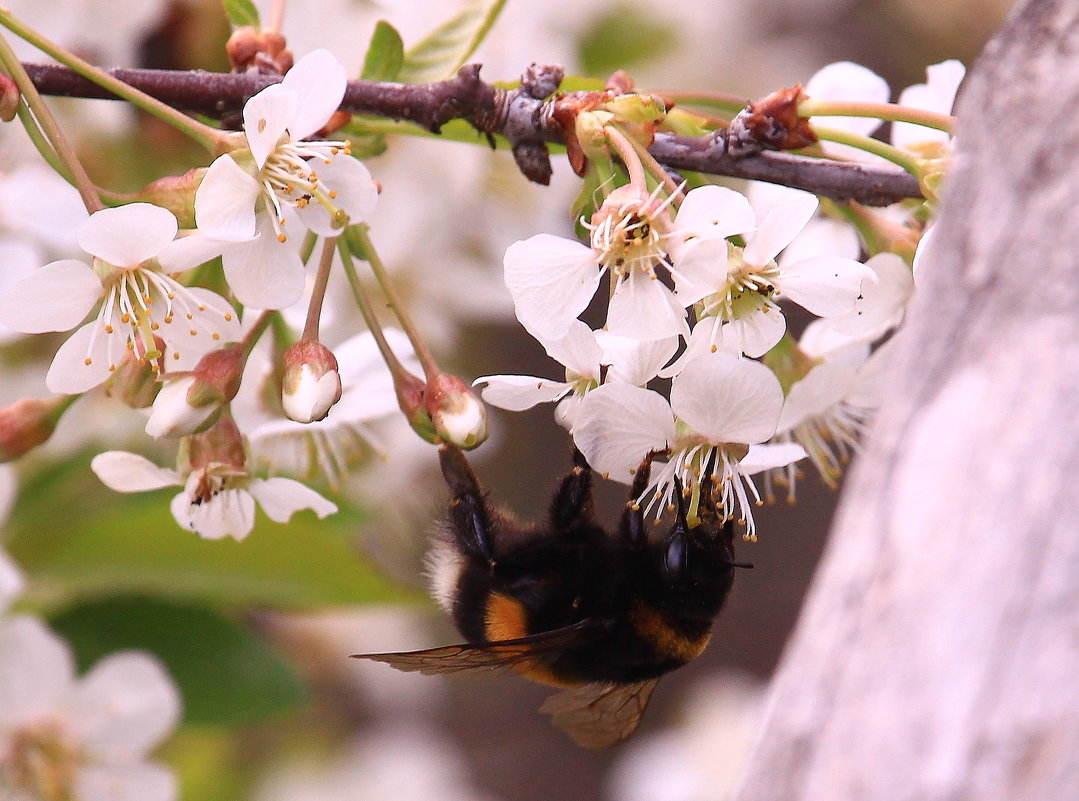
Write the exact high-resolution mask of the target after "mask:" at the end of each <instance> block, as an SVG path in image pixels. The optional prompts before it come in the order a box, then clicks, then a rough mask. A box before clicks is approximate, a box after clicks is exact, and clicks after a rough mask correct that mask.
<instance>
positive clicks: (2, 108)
mask: <svg viewBox="0 0 1079 801" xmlns="http://www.w3.org/2000/svg"><path fill="white" fill-rule="evenodd" d="M19 98H20V94H19V87H18V86H16V85H15V81H13V80H11V78H9V77H8V76H7V75H0V120H3V121H4V122H11V121H12V120H13V119H15V115H16V114H17V113H18V111H19Z"/></svg>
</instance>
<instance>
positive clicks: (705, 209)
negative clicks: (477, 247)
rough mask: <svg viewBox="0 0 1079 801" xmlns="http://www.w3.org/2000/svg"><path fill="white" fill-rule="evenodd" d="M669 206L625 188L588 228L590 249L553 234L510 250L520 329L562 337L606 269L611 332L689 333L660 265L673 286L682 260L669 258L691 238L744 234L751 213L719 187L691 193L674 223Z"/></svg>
mask: <svg viewBox="0 0 1079 801" xmlns="http://www.w3.org/2000/svg"><path fill="white" fill-rule="evenodd" d="M670 204H671V199H670V198H668V199H666V200H661V199H660V198H659V197H658V195H657V194H656V193H652V194H650V195H648V194H642V193H641V192H639V191H638V190H637V189H635V188H634V187H632V186H630V185H626V186H623V187H620V188H619V189H617V190H615V191H614V192H612V193H611V194H610V195H608V197H607V199H606V200H605V201H604V203H603V205H602V206H601V207H600V208H599V209H598V210H597V211H596V213H595V214H594V215H593V216H592V220H591V221H590V222H589V223H588V224H587V227H588V228H589V229H590V231H591V237H590V246H585V245H582V244H581V243H580V242H575V241H573V240H569V239H562V238H560V237H556V236H551V235H550V234H537V235H536V236H533V237H531V238H529V239H525V240H522V241H519V242H515V243H514V244H512V245H510V247H509V248H508V249H507V250H506V256H505V259H504V266H505V271H506V272H505V275H506V287H507V288H508V289H509V291H510V295H511V296H512V297H513V302H514V308H515V311H516V313H517V319H518V320H520V321H521V325H523V326H524V327H525V329H526V330H528V331H529V333H531V334H532V335H533V336H535V337H537V338H539V339H541V340H546V341H554V340H558V339H561V338H562V337H564V336H565V335H566V333H567V332H568V331H569V328H570V326H571V324H572V322H573V320H575V319H576V318H577V316H578V315H579V314H580V313H581V312H582V311H584V309H585V307H586V306H587V305H588V303H589V301H590V300H591V299H592V296H593V295H594V294H595V291H596V287H597V286H598V285H599V281H600V278H601V277H602V276H603V274H604V273H605V272H607V271H610V273H611V280H612V281H613V282H614V292H613V294H612V296H611V300H610V305H609V307H608V312H607V326H606V327H607V330H608V331H610V332H611V333H612V334H616V335H619V336H625V337H630V338H633V339H641V340H655V339H665V338H667V337H672V336H679V335H682V336H687V335H688V334H689V326H688V324H687V323H686V319H685V306H686V305H688V302H684V299H683V298H681V297H679V296H676V294H675V293H674V292H673V291H672V290H671V289H669V288H668V287H667V285H666V284H665V283H664V282H663V281H662V280H659V279H658V276H657V273H656V270H657V268H663V269H664V270H666V271H667V272H668V273H670V275H671V276H673V278H674V280H675V281H676V282H678V280H679V270H680V261H679V260H678V259H677V258H675V259H674V260H673V261H672V254H678V253H679V252H680V250H681V249H682V247H683V246H684V245H685V244H686V243H687V242H689V241H692V240H697V239H704V238H714V239H718V240H719V241H721V242H722V241H724V240H723V238H724V237H727V236H733V235H735V234H740V233H744V232H745V231H747V230H749V229H750V228H751V227H752V224H753V216H752V211H751V209H750V207H749V202H748V201H747V200H746V199H745V197H743V196H742V195H740V194H738V193H737V192H734V191H733V190H730V189H725V188H723V187H718V186H709V187H701V188H699V189H694V190H693V191H691V192H689V193H688V194H687V195H686V198H685V200H684V201H683V203H682V206H681V208H680V209H679V210H678V213H677V214H676V215H675V217H674V219H673V220H672V219H671V216H670V213H669V207H670Z"/></svg>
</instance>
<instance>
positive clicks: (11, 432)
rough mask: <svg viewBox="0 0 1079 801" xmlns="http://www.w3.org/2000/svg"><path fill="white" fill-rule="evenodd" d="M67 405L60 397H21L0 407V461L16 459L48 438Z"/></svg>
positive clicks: (65, 400)
mask: <svg viewBox="0 0 1079 801" xmlns="http://www.w3.org/2000/svg"><path fill="white" fill-rule="evenodd" d="M70 405H71V404H70V402H69V400H68V399H67V398H62V397H61V398H49V399H47V400H38V399H35V398H24V399H23V400H20V401H15V403H13V404H11V405H10V406H6V407H4V408H3V409H0V462H10V461H11V460H12V459H18V458H19V457H20V456H22V455H23V454H24V453H26V452H28V451H30V450H32V449H34V448H36V447H37V446H38V445H41V444H42V443H43V442H45V441H46V440H48V438H49V437H51V436H52V432H53V431H55V430H56V424H57V423H58V422H59V421H60V417H61V415H63V413H64V412H65V411H66V410H67V408H68V407H69V406H70Z"/></svg>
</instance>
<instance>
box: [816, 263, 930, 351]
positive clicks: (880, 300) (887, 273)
mask: <svg viewBox="0 0 1079 801" xmlns="http://www.w3.org/2000/svg"><path fill="white" fill-rule="evenodd" d="M865 266H866V267H869V268H870V269H872V270H873V272H874V273H875V275H876V277H877V280H876V281H875V282H873V281H868V280H863V281H862V284H861V289H860V291H859V293H858V297H857V298H856V299H855V301H854V308H853V309H852V310H851V312H850V314H847V315H843V316H842V317H837V318H836V319H835V328H836V331H838V332H840V333H843V334H846V335H848V336H851V337H858V338H860V339H863V340H865V341H872V340H874V339H877V338H878V337H880V336H881V335H882V334H884V333H885V332H886V331H888V330H889V329H891V328H894V327H895V326H897V325H899V323H900V321H901V320H902V319H903V314H904V313H905V311H906V308H907V303H908V302H909V301H910V298H911V295H912V294H913V293H914V273H913V272H912V271H911V268H910V267H909V266H908V265H907V263H906V262H905V261H903V259H901V258H900V257H899V256H897V255H896V254H894V253H878V254H877V255H876V256H874V257H873V258H871V259H870V260H869V261H867V262H866V263H865Z"/></svg>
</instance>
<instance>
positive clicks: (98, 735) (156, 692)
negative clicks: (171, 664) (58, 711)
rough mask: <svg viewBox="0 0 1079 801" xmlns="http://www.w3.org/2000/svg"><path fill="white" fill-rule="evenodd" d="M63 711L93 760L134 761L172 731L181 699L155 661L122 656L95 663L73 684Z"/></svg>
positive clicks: (138, 655) (129, 653)
mask: <svg viewBox="0 0 1079 801" xmlns="http://www.w3.org/2000/svg"><path fill="white" fill-rule="evenodd" d="M67 711H68V713H69V715H70V721H71V724H70V725H71V727H72V729H73V731H75V732H76V733H78V734H79V736H80V737H81V738H82V739H83V740H84V742H85V744H86V746H87V748H88V749H90V750H91V751H92V752H93V753H94V755H95V756H99V757H104V758H105V759H106V760H135V759H138V758H139V757H141V756H143V755H144V754H145V753H146V752H147V751H149V750H150V749H152V748H154V747H155V746H156V745H157V744H158V743H159V742H161V740H162V739H164V737H165V735H166V734H168V733H169V732H170V731H172V730H173V729H174V728H175V727H176V724H177V723H178V722H179V720H180V694H179V692H178V691H177V690H176V686H175V685H174V684H173V682H172V679H171V678H170V677H169V675H168V673H166V672H165V668H164V667H163V666H162V665H161V663H160V662H159V661H158V660H157V659H155V658H153V657H151V656H150V655H148V654H144V653H137V652H135V651H127V652H122V653H114V654H110V655H108V656H106V657H105V658H103V659H102V660H101V661H100V662H98V663H97V664H95V665H94V666H93V668H91V669H90V671H89V672H88V673H87V674H86V675H85V676H83V677H82V678H81V679H80V680H79V682H78V683H77V685H76V687H75V691H74V692H73V693H72V695H71V699H70V701H69V702H68V704H67Z"/></svg>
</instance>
